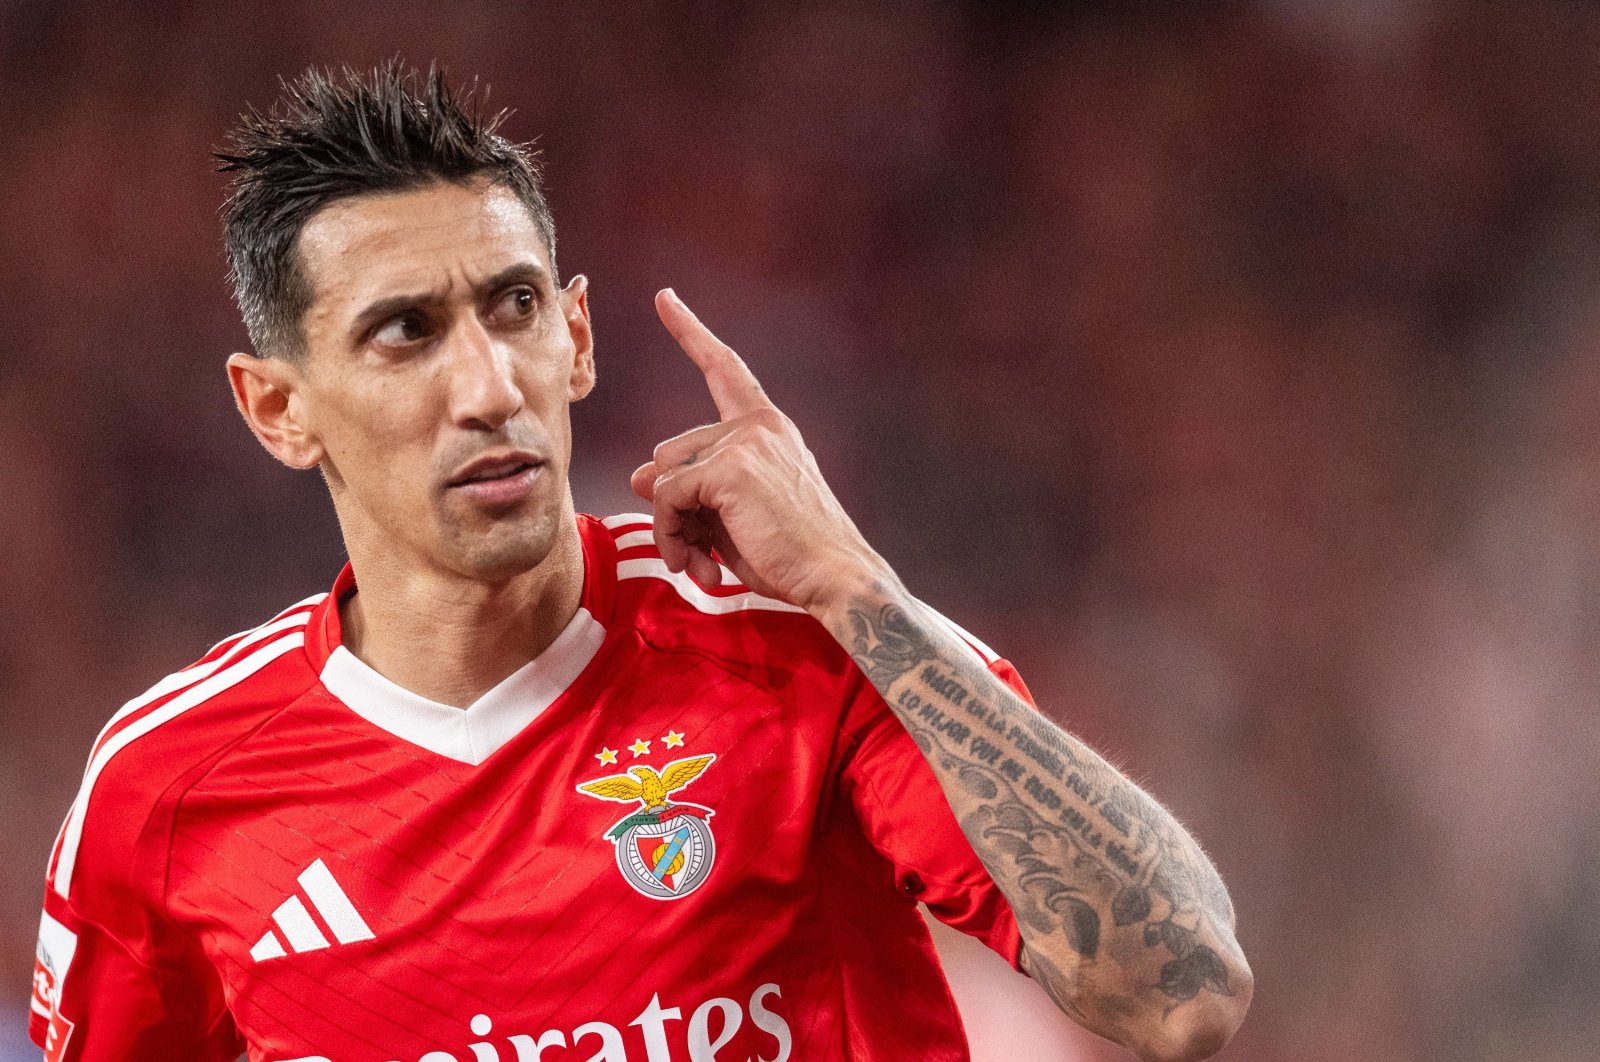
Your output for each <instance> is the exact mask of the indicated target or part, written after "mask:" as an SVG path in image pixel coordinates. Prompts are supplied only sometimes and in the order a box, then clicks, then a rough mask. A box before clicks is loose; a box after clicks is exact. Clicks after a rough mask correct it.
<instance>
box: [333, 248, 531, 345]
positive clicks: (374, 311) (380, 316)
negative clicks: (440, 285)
mask: <svg viewBox="0 0 1600 1062" xmlns="http://www.w3.org/2000/svg"><path fill="white" fill-rule="evenodd" d="M544 276H545V270H544V267H543V266H541V265H540V264H539V263H538V262H532V261H526V262H517V263H515V264H514V265H509V266H507V267H506V268H504V269H502V270H500V272H498V273H496V274H495V275H494V276H492V277H490V278H488V279H487V280H485V281H484V282H483V283H482V284H479V285H477V290H478V291H479V292H493V291H499V290H500V289H501V288H505V287H509V286H510V285H512V284H517V283H523V284H529V285H532V286H533V288H534V289H535V290H537V291H540V292H541V293H542V292H543V290H544V289H543V285H542V284H540V281H541V280H543V279H544ZM439 301H440V297H439V295H438V293H436V292H431V291H430V292H422V293H419V294H410V295H388V296H385V297H384V298H381V299H378V300H377V301H376V302H371V303H368V304H367V305H366V306H364V307H363V308H362V309H361V312H360V313H358V314H356V316H355V318H354V320H352V321H351V323H350V333H351V334H352V335H356V336H359V335H361V334H363V333H365V332H366V330H367V329H368V328H370V327H372V326H373V325H375V324H377V323H378V322H380V321H383V320H385V319H387V318H390V317H393V316H394V315H395V314H398V313H404V312H405V311H406V310H413V309H416V308H417V307H419V306H426V305H428V304H429V303H435V302H439Z"/></svg>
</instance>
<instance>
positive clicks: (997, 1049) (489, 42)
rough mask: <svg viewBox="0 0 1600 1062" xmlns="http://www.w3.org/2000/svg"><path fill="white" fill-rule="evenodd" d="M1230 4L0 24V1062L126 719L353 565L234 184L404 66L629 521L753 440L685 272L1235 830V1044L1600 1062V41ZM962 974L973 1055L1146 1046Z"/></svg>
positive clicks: (1017, 628)
mask: <svg viewBox="0 0 1600 1062" xmlns="http://www.w3.org/2000/svg"><path fill="white" fill-rule="evenodd" d="M1201 6H1202V5H1171V4H1158V3H1139V4H1111V3H1098V4H1095V3H1090V4H1070V5H1067V4H1063V5H1044V4H1036V5H1016V4H994V3H981V2H977V0H974V2H972V3H968V4H954V3H946V4H938V3H931V2H916V0H910V2H904V3H894V4H885V5H879V6H867V5H854V4H822V5H819V4H813V3H808V2H794V3H788V4H783V5H757V4H750V5H739V6H734V5H722V4H710V3H700V4H659V5H640V4H633V3H611V2H607V3H597V2H594V0H590V2H583V3H563V4H532V3H523V4H515V3H496V2H490V0H476V2H472V0H464V2H459V3H456V4H452V5H439V4H433V3H424V2H421V0H390V2H387V3H376V2H369V0H361V2H346V3H340V4H323V3H310V2H285V3H277V4H272V5H250V4H226V5H224V4H201V3H146V4H141V5H138V6H134V5H123V4H113V3H110V2H104V0H90V2H82V3H72V4H61V3H45V2H42V0H4V2H3V3H0V130H3V133H4V145H5V151H4V156H3V158H4V161H3V162H0V306H3V307H5V311H6V312H5V327H4V329H3V330H0V336H3V338H0V602H3V605H4V609H3V615H4V627H3V630H0V706H3V711H0V829H3V830H4V836H6V837H7V838H8V839H9V842H10V856H9V858H7V859H5V860H3V861H0V954H3V955H6V956H9V959H8V961H6V962H4V963H0V1011H3V1012H4V1013H9V1014H10V1015H12V1016H13V1018H14V1019H15V1020H14V1021H13V1020H12V1018H0V1029H5V1030H6V1032H5V1033H4V1034H0V1042H3V1043H4V1044H5V1046H4V1047H0V1057H3V1058H6V1059H9V1058H11V1057H12V1054H9V1053H4V1052H6V1051H7V1050H10V1051H12V1052H15V1051H16V1048H15V1047H14V1043H15V1041H16V1040H17V1039H18V1038H19V1037H20V1035H21V1033H20V1029H21V1027H22V1022H23V1019H24V1017H25V1014H26V1002H25V1000H26V995H25V993H26V991H27V979H28V970H29V959H28V955H29V951H30V950H31V947H32V941H33V936H34V932H35V928H36V926H37V918H38V915H37V910H38V898H39V895H40V893H41V889H42V885H41V880H42V873H43V868H44V861H45V856H46V853H47V850H48V848H49V845H50V843H51V840H52V839H53V837H54V834H55V830H56V828H57V826H58V824H59V822H60V820H61V817H62V816H63V814H64V813H65V810H66V807H67V804H68V802H69V800H70V799H71V795H72V793H73V791H74V790H75V788H76V785H77V777H78V774H79V772H80V771H81V768H82V763H83V757H84V756H85V755H86V753H87V750H88V747H89V744H90V742H91V740H92V738H93V735H94V734H95V732H96V731H97V730H98V728H99V726H100V724H101V723H102V722H103V721H104V719H105V718H106V717H107V716H109V715H110V713H111V712H112V711H114V710H115V708H116V707H117V706H118V705H119V704H120V703H121V702H122V701H123V700H125V699H126V698H128V697H130V696H132V695H134V694H135V693H137V692H138V691H139V690H141V689H143V688H144V687H146V686H147V685H149V684H150V683H151V682H153V681H154V680H155V679H156V678H158V677H159V676H161V675H162V674H165V673H166V672H168V671H170V670H172V669H174V668H175V667H177V666H180V665H181V664H183V663H185V662H187V661H188V660H189V659H192V658H193V657H195V656H196V655H198V654H199V653H200V652H201V651H203V650H204V649H205V648H206V647H207V646H208V645H210V644H211V642H213V641H215V640H216V639H217V638H219V637H221V636H223V635H224V634H226V633H228V632H229V631H233V630H237V629H240V628H243V627H246V626H249V625H252V624H253V623H255V622H257V621H258V620H259V619H260V618H262V617H264V616H266V615H269V614H271V613H272V612H273V611H275V610H277V609H278V608H280V607H281V606H282V605H284V604H287V603H288V602H291V601H294V600H297V599H299V598H301V597H303V596H305V595H307V594H309V593H313V592H316V591H318V590H320V589H324V588H326V586H327V585H328V584H329V582H330V581H331V579H332V577H333V575H334V574H335V573H336V571H337V570H338V567H339V565H340V563H341V559H342V550H341V546H340V543H339V539H338V535H337V529H336V527H335V525H334V522H333V519H332V515H331V510H330V508H329V506H328V504H327V503H326V500H325V498H324V497H323V493H322V488H321V486H320V483H319V481H318V480H317V479H316V478H315V477H313V476H297V475H294V474H291V473H289V472H287V471H285V470H284V469H282V468H280V467H278V466H277V465H275V464H273V463H272V462H271V461H270V460H269V459H268V458H267V457H266V456H265V455H264V454H262V453H261V452H260V451H259V450H258V448H257V447H256V445H255V443H254V442H253V441H252V440H251V439H250V437H249V435H248V433H247V432H246V430H245V429H244V427H243V425H242V424H241V423H239V421H238V418H237V417H236V415H235V413H234V411H233V409H232V406H231V404H230V400H229V398H228V394H227V390H226V386H225V381H224V376H223V371H222V360H223V358H224V356H225V355H226V354H227V353H228V352H229V351H232V350H236V349H243V347H244V344H245V342H246V341H245V338H244V332H243V328H242V326H241V325H240V324H239V322H238V319H237V315H236V313H235V311H234V309H233V307H232V305H231V303H230V301H229V297H228V292H227V288H226V285H225V279H224V274H225V270H224V265H223V262H222V259H221V252H220V238H219V231H218V221H217V208H218V206H219V203H220V201H221V198H222V195H223V180H222V178H221V177H220V176H218V175H216V174H214V173H212V172H211V169H210V164H209V160H208V156H207V152H208V150H209V149H210V148H212V147H213V146H215V145H216V144H218V143H219V142H220V139H221V137H222V135H223V133H224V131H225V130H226V129H227V128H228V126H229V125H230V123H231V122H232V120H233V119H234V117H235V116H236V115H237V114H238V112H239V111H240V110H242V109H243V108H244V106H245V105H246V104H249V103H254V104H257V105H266V104H268V103H270V102H271V101H272V100H273V99H274V98H275V96H276V94H277V78H278V77H279V76H280V75H286V76H292V75H293V74H295V73H297V72H299V71H300V70H301V69H303V68H304V67H305V66H306V65H307V64H311V63H316V64H336V63H346V62H348V63H352V64H356V65H370V64H372V63H374V62H377V61H379V60H381V59H383V58H386V57H389V56H393V55H401V56H404V57H406V58H408V59H410V60H412V61H415V62H417V63H420V64H423V65H425V64H426V63H427V62H428V61H429V60H430V59H434V58H437V59H438V60H440V61H441V62H442V63H444V64H445V65H446V66H447V67H448V68H449V69H450V70H451V71H452V72H453V73H454V74H456V75H457V76H472V75H477V76H480V77H481V78H482V79H483V80H484V81H486V82H488V83H489V84H491V85H492V87H493V92H492V95H491V103H493V104H495V105H504V106H511V107H514V108H516V111H517V113H516V115H515V116H514V117H513V118H512V119H511V121H510V123H509V125H508V131H509V132H510V134H511V135H513V136H514V137H516V138H519V139H532V138H535V137H537V139H538V144H539V147H540V148H541V149H542V150H543V151H544V153H545V159H546V162H547V165H548V179H549V190H550V197H551V201H552V204H553V207H554V210H555V214H556V219H557V225H558V232H559V237H560V245H559V260H560V264H561V267H562V271H563V273H564V274H570V273H573V272H578V271H581V272H585V273H587V274H588V275H589V276H590V278H591V280H592V283H593V295H592V298H593V312H594V318H595V321H596V329H597V335H598V342H599V356H600V378H601V386H600V389H599V391H598V392H597V393H596V394H595V395H594V396H593V397H592V398H590V399H589V400H588V401H586V402H585V403H583V404H582V405H581V406H580V407H578V408H577V409H576V410H575V414H574V416H575V423H576V432H577V451H578V456H577V461H576V473H575V474H576V483H575V488H576V492H577V495H578V500H579V503H580V507H581V508H584V509H587V510H588V511H595V512H615V511H622V510H626V509H630V508H633V507H635V506H634V503H633V502H632V500H631V497H630V496H629V495H628V494H627V484H626V480H627V473H628V471H630V470H631V469H632V468H633V467H634V466H635V465H636V464H638V463H639V462H640V461H641V460H643V459H644V457H645V455H647V454H648V453H649V450H650V448H651V446H652V445H653V444H654V443H655V442H656V441H658V440H659V439H661V438H663V437H665V436H667V435H669V434H672V433H675V432H677V431H679V430H682V429H683V428H685V427H688V426H690V425H692V424H694V423H697V422H700V421H702V420H705V419H707V418H708V417H709V416H710V415H711V412H712V411H711V408H710V405H709V402H708V401H707V400H706V398H705V397H704V395H703V389H702V388H701V387H700V385H699V384H698V381H697V379H696V376H695V374H694V372H693V370H692V368H691V367H690V366H689V365H688V364H687V362H685V361H684V360H683V358H682V357H681V355H679V354H677V353H676V352H675V348H674V347H673V345H672V344H671V342H670V340H668V338H667V337H666V336H665V334H664V333H663V332H662V331H661V330H660V328H659V325H657V324H656V322H655V320H654V317H653V314H652V312H651V308H650V296H651V294H652V293H653V292H654V291H655V289H656V288H658V287H660V286H663V285H666V284H672V285H675V286H676V287H677V289H678V290H679V291H680V292H682V293H683V294H684V295H685V297H686V298H687V299H688V300H689V301H690V303H691V304H693V305H694V306H695V307H696V308H697V309H698V310H699V311H700V313H701V315H702V316H703V317H704V318H705V319H706V320H707V322H708V323H710V324H711V325H712V327H713V328H715V329H716V330H718V331H719V332H720V333H721V334H722V335H723V337H724V338H726V339H727V340H728V341H729V342H730V343H732V344H733V345H734V346H735V347H737V348H739V349H740V350H742V351H743V352H744V353H745V355H746V357H747V358H748V360H749V361H750V362H751V364H752V365H753V367H754V368H755V370H756V372H757V373H758V374H759V375H761V377H762V378H763V380H764V382H765V383H766V385H767V388H768V390H769V391H770V392H771V393H772V394H773V396H774V397H775V399H776V400H777V401H778V403H779V404H780V405H781V406H783V407H784V408H785V409H786V410H787V411H788V412H789V413H790V414H791V416H793V417H794V418H795V419H796V420H797V421H798V422H799V424H800V426H801V428H802V430H803V431H804V432H805V433H806V435H807V438H808V440H809V441H810V443H811V445H812V447H813V449H815V450H816V452H817V454H818V456H819V459H820V460H821V462H822V464H823V468H824V471H825V472H826V473H827V474H828V475H829V476H830V478H831V480H832V482H833V484H834V486H835V488H836V490H837V491H838V492H839V493H840V495H841V496H842V497H843V498H844V499H845V501H846V503H847V504H848V505H849V507H850V508H851V510H852V512H853V513H854V514H855V515H856V516H857V518H858V521H859V522H860V524H861V525H862V527H863V529H864V530H865V531H866V533H867V535H868V538H869V539H870V540H871V541H872V542H873V543H874V544H875V545H876V546H877V547H878V548H879V550H880V551H881V552H883V553H884V554H885V555H886V556H887V557H889V559H890V560H891V561H892V562H894V563H895V564H896V565H897V566H898V568H899V570H900V571H901V573H902V575H903V576H904V577H905V578H906V580H907V582H908V583H909V584H910V585H911V587H912V588H913V589H914V590H915V591H917V592H918V593H919V594H920V595H921V596H923V597H924V598H926V599H928V600H929V601H930V602H932V603H933V604H935V605H936V606H938V607H939V608H940V609H942V610H943V611H945V612H946V613H948V614H949V615H951V616H952V617H953V618H955V619H956V620H957V621H958V622H960V623H961V624H963V625H964V626H966V627H968V628H970V629H972V630H974V631H976V632H978V633H979V634H980V636H981V637H983V638H984V639H985V640H986V641H989V642H990V643H991V644H993V645H995V646H996V647H997V648H999V649H1000V650H1001V651H1002V652H1003V653H1005V654H1006V655H1007V656H1009V657H1010V658H1011V659H1013V660H1014V661H1015V662H1016V663H1017V664H1018V665H1019V667H1020V668H1021V670H1022V672H1023V674H1024V675H1025V676H1026V677H1027V678H1028V680H1029V682H1030V684H1031V685H1032V687H1033V689H1034V692H1035V693H1036V695H1037V696H1038V699H1039V701H1040V703H1041V704H1042V705H1044V706H1045V707H1046V709H1047V710H1048V711H1049V712H1050V713H1051V714H1052V715H1054V716H1055V717H1056V718H1058V719H1060V720H1061V721H1062V722H1063V723H1065V724H1066V725H1067V726H1068V727H1069V728H1071V729H1073V730H1074V731H1076V732H1077V733H1079V734H1080V735H1082V736H1083V737H1085V738H1086V739H1088V740H1089V741H1090V742H1091V743H1093V744H1096V745H1097V746H1098V747H1100V748H1102V749H1104V750H1105V751H1106V752H1107V753H1108V754H1109V755H1110V756H1112V757H1113V758H1114V759H1115V760H1117V761H1118V762H1119V763H1121V764H1123V765H1124V766H1125V767H1126V769H1127V770H1128V771H1130V772H1131V773H1132V774H1133V775H1134V776H1135V777H1136V778H1138V779H1140V780H1141V781H1143V782H1144V783H1146V784H1147V785H1148V786H1149V787H1150V788H1151V789H1152V790H1153V791H1154V792H1155V793H1156V794H1157V795H1158V796H1159V797H1161V798H1162V799H1163V800H1164V801H1166V802H1167V803H1168V804H1169V805H1170V806H1171V807H1172V808H1173V809H1174V810H1175V811H1176V813H1177V814H1178V815H1179V817H1180V818H1182V819H1183V820H1184V821H1185V822H1186V823H1188V824H1189V825H1190V826H1191V827H1193V829H1194V830H1195V831H1196V832H1197V833H1198V835H1199V836H1200V838H1201V839H1202V840H1203V841H1204V842H1205V843H1206V844H1207V846H1208V848H1209V850H1210V851H1211V852H1212V854H1213V856H1214V858H1215V859H1216V862H1217V864H1218V865H1219V867H1220V868H1221V870H1222V872H1223V874H1224V876H1225V877H1226V878H1227V880H1228V881H1229V883H1230V885H1231V886H1232V889H1233V892H1234V897H1235V901H1236V904H1237V907H1238V910H1239V913H1240V925H1239V932H1240V936H1241V938H1242V940H1243V942H1244V944H1245V947H1246V950H1247V952H1248V954H1249V955H1250V957H1251V960H1252V963H1253V964H1254V967H1255V971H1256V978H1257V991H1256V1002H1255V1006H1254V1009H1253V1011H1252V1013H1251V1015H1250V1018H1249V1020H1248V1021H1247V1023H1246V1025H1245V1027H1244V1029H1243V1030H1242V1032H1241V1033H1240V1035H1239V1036H1238V1038H1237V1039H1236V1041H1235V1043H1234V1044H1233V1045H1232V1046H1230V1047H1229V1048H1228V1049H1227V1050H1226V1051H1225V1052H1224V1054H1223V1056H1222V1057H1223V1058H1229V1059H1238V1060H1251V1062H1256V1060H1259V1062H1267V1060H1274V1062H1276V1060H1285V1059H1341V1060H1342V1059H1360V1060H1374V1062H1384V1060H1396V1062H1399V1060H1411V1059H1449V1060H1452V1062H1461V1060H1481V1062H1500V1060H1506V1062H1510V1060H1522V1059H1534V1058H1538V1059H1548V1060H1568V1059H1570V1060H1579V1059H1582V1060H1586V1062H1588V1060H1592V1059H1594V1058H1595V1057H1596V1052H1597V1048H1596V1047H1595V1044H1596V1043H1600V915H1597V912H1596V907H1597V905H1600V859H1597V855H1600V814H1597V812H1600V792H1597V790H1600V771H1597V770H1596V769H1595V763H1596V760H1597V752H1600V721H1597V713H1596V711H1595V705H1596V703H1597V695H1600V664H1597V663H1596V661H1600V654H1596V652H1595V647H1596V645H1597V639H1596V636H1597V634H1600V536H1597V535H1596V534H1595V533H1594V525H1595V518H1596V516H1597V515H1600V490H1597V487H1600V422H1597V421H1596V418H1595V417H1594V415H1593V410H1594V407H1592V406H1590V405H1589V404H1588V403H1589V402H1590V400H1591V399H1594V398H1596V397H1600V350H1597V346H1596V341H1597V338H1600V302H1597V298H1596V296H1597V295H1600V256H1597V254H1596V248H1597V246H1600V136H1597V135H1596V129H1597V118H1600V7H1594V6H1590V5H1586V4H1579V3H1576V2H1553V0H1527V2H1523V3H1518V4H1484V3H1468V2H1460V3H1456V2H1445V0H1438V2H1425V0H1414V2H1409V3H1407V2H1399V0H1394V2H1380V0H1338V2H1330V3H1317V2H1311V0H1272V2H1266V0H1263V2H1257V3H1236V4H1223V5H1203V6H1204V10H1203V11H1202V10H1200V8H1201ZM952 954H953V956H954V958H953V960H952V961H953V963H954V965H955V966H956V968H957V973H958V977H959V978H960V979H961V981H960V986H959V991H960V993H961V996H962V1000H963V1002H964V1003H965V1004H966V1005H967V1006H968V1010H969V1014H970V1015H971V1018H972V1021H973V1025H974V1029H975V1034H974V1038H975V1040H976V1041H978V1042H977V1043H976V1044H975V1047H976V1049H977V1053H978V1057H979V1058H980V1059H1002V1058H1004V1059H1015V1060H1021V1059H1028V1058H1058V1057H1059V1058H1082V1059H1111V1058H1120V1057H1127V1056H1123V1055H1121V1054H1120V1053H1118V1052H1116V1051H1115V1050H1113V1049H1110V1048H1106V1047H1103V1046H1099V1045H1097V1044H1096V1043H1094V1042H1090V1041H1088V1040H1086V1039H1084V1038H1082V1037H1073V1036H1071V1035H1069V1034H1065V1033H1062V1032H1061V1031H1060V1028H1061V1026H1063V1025H1064V1024H1065V1023H1064V1022H1051V1021H1049V1020H1048V1019H1049V1018H1050V1017H1051V1016H1050V1015H1048V1014H1046V1013H1045V1009H1043V1008H1039V1007H1037V1006H1036V1005H1035V1004H1036V1003H1037V1000H1030V999H1028V998H1027V997H1026V996H1025V995H1024V996H1020V997H1019V996H1018V995H1017V993H1018V992H1019V991H1020V992H1024V993H1025V992H1026V991H1027V990H1028V986H1027V985H1026V983H1025V982H1024V981H1022V980H1021V979H1020V978H1016V977H1014V975H1011V974H1009V973H1008V972H1006V971H1004V970H999V971H996V970H995V969H994V968H993V966H992V964H989V963H988V962H987V960H986V959H985V958H984V957H983V956H974V955H973V954H972V953H971V952H970V951H969V950H967V949H963V948H959V947H957V948H955V949H954V950H953V952H952ZM1011 1008H1020V1009H1011ZM1030 1008H1031V1009H1030ZM1041 1015H1042V1016H1041ZM13 1026H14V1028H15V1030H17V1031H14V1032H13V1031H12V1029H13ZM8 1036H9V1037H10V1039H9V1040H8V1039H6V1037H8ZM17 1057H27V1056H26V1054H25V1053H23V1054H18V1055H17Z"/></svg>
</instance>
